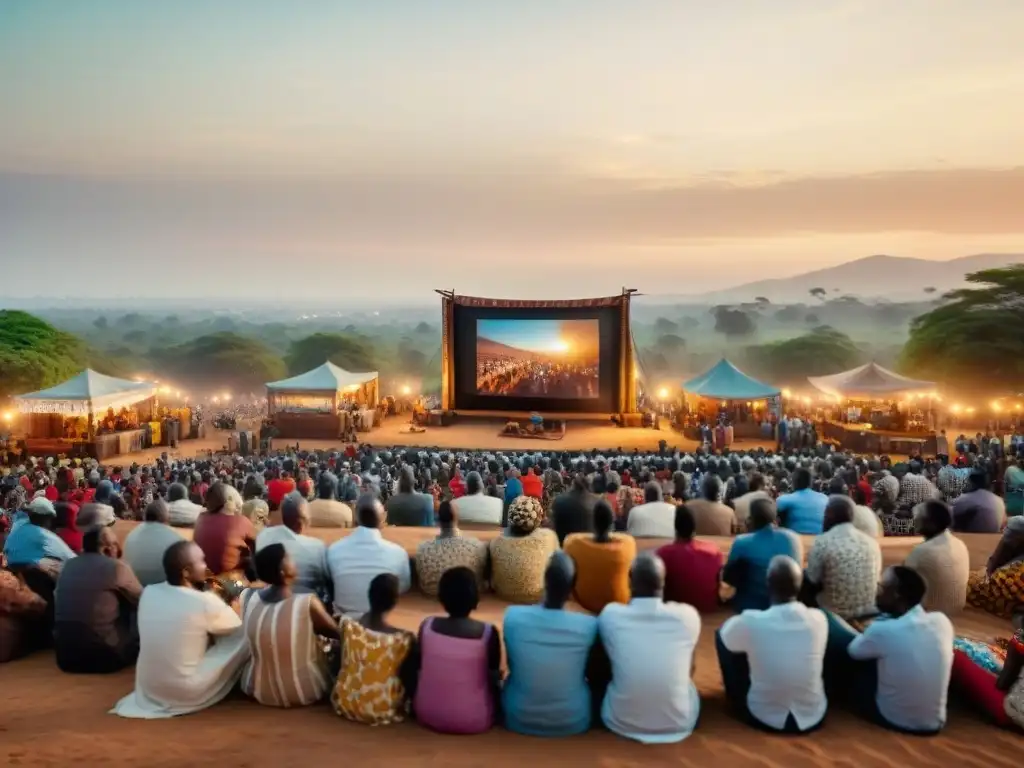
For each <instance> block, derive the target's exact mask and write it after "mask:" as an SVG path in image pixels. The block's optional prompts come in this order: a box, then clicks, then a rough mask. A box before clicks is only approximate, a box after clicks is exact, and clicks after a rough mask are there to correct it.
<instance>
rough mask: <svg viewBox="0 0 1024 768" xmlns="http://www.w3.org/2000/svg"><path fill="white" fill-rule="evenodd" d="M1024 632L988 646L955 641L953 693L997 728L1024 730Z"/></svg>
mask: <svg viewBox="0 0 1024 768" xmlns="http://www.w3.org/2000/svg"><path fill="white" fill-rule="evenodd" d="M1022 673H1024V630H1021V629H1018V630H1016V631H1015V632H1014V634H1013V635H1012V636H1011V637H1010V638H1009V639H1005V638H1000V639H997V640H996V641H995V642H991V643H986V642H980V641H977V640H970V639H967V638H964V637H958V638H956V639H955V640H954V641H953V672H952V686H951V690H953V691H955V692H957V693H959V694H960V695H961V696H963V697H964V698H965V699H967V701H969V702H970V703H971V704H973V705H974V706H976V707H978V708H980V709H981V710H982V712H983V713H984V714H985V715H987V716H988V717H990V718H991V719H992V721H993V722H995V723H996V724H997V725H1002V726H1014V725H1015V726H1016V727H1017V728H1019V729H1024V674H1022Z"/></svg>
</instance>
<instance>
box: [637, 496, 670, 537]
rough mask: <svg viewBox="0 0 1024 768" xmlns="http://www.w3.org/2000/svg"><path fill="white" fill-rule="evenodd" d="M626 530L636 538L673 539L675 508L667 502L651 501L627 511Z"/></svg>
mask: <svg viewBox="0 0 1024 768" xmlns="http://www.w3.org/2000/svg"><path fill="white" fill-rule="evenodd" d="M626 528H627V530H628V532H629V535H630V536H633V537H636V538H651V539H674V538H675V537H676V508H675V507H673V506H672V505H671V504H669V503H668V502H667V501H651V502H648V503H647V504H641V505H639V506H637V507H633V508H632V509H631V510H629V519H628V522H627V523H626Z"/></svg>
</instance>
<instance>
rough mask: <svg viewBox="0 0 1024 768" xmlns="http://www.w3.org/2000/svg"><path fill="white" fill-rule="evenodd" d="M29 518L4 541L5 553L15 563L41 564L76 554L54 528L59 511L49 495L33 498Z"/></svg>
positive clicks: (27, 510)
mask: <svg viewBox="0 0 1024 768" xmlns="http://www.w3.org/2000/svg"><path fill="white" fill-rule="evenodd" d="M25 513H26V514H27V515H28V521H27V522H26V523H25V524H24V525H21V526H18V527H16V528H14V529H13V530H12V531H11V534H10V535H9V536H8V537H7V541H6V542H5V543H4V554H5V555H6V556H7V562H8V563H10V565H12V566H17V565H38V564H39V561H40V560H46V559H50V560H56V561H58V562H60V563H62V564H63V563H65V562H67V561H68V560H70V559H72V558H73V557H74V556H75V553H74V552H73V551H72V550H71V547H69V546H68V545H67V544H65V543H64V541H63V540H62V539H61V538H60V536H58V535H57V534H55V533H54V532H53V528H54V526H55V525H56V523H57V511H56V510H55V509H54V508H53V503H52V502H50V501H49V499H47V498H46V497H45V496H40V497H38V498H35V499H32V501H31V502H30V503H29V505H28V506H27V507H26V508H25Z"/></svg>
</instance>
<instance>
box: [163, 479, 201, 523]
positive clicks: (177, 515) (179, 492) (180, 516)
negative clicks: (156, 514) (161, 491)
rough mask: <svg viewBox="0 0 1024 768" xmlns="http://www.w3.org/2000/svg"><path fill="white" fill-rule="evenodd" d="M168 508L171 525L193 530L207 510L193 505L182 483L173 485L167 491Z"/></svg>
mask: <svg viewBox="0 0 1024 768" xmlns="http://www.w3.org/2000/svg"><path fill="white" fill-rule="evenodd" d="M167 508H168V509H169V510H170V524H171V525H176V526H180V527H183V528H191V527H193V526H194V525H195V524H196V520H198V519H199V515H201V514H202V513H203V512H205V511H206V510H205V509H204V508H203V507H202V506H200V505H199V504H193V503H192V502H191V501H190V500H189V498H188V488H186V487H185V486H184V485H182V484H181V483H172V484H171V487H170V488H168V489H167Z"/></svg>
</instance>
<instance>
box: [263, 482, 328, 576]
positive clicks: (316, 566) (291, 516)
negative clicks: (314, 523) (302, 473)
mask: <svg viewBox="0 0 1024 768" xmlns="http://www.w3.org/2000/svg"><path fill="white" fill-rule="evenodd" d="M309 528H310V512H309V503H308V502H307V501H306V500H305V499H304V498H302V496H301V495H300V494H299V492H298V491H292V492H291V493H289V494H288V495H287V496H285V497H284V499H282V501H281V525H272V526H270V527H269V528H264V529H263V530H262V531H260V534H259V536H257V537H256V551H257V552H259V551H260V550H261V549H263V548H264V547H266V546H268V545H269V544H282V545H283V546H284V548H285V551H286V552H287V553H288V555H289V556H290V557H291V559H292V562H293V563H295V567H296V569H297V570H298V572H299V573H298V578H297V579H296V584H295V585H296V587H301V588H302V589H305V590H308V591H310V592H315V593H316V594H318V595H319V594H321V593H325V592H326V593H327V594H330V588H331V586H332V582H331V575H330V573H329V572H328V570H327V545H326V544H324V543H323V542H322V541H320V539H317V538H314V537H313V536H307V535H306V531H307V530H309Z"/></svg>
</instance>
